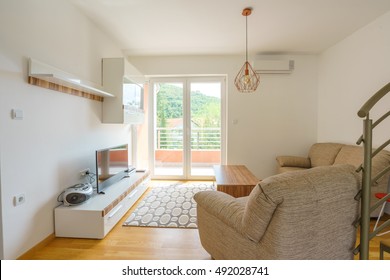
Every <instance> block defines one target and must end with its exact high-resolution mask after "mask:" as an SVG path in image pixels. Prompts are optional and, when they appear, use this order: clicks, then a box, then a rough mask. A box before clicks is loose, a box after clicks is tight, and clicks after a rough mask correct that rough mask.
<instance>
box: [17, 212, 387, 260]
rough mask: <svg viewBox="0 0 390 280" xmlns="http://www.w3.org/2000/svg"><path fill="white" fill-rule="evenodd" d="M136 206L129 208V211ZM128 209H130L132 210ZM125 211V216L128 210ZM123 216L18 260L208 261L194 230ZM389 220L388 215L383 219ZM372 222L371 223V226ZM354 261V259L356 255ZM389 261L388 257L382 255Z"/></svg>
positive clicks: (374, 246)
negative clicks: (87, 235)
mask: <svg viewBox="0 0 390 280" xmlns="http://www.w3.org/2000/svg"><path fill="white" fill-rule="evenodd" d="M134 207H136V205H134V206H133V208H134ZM133 208H132V209H133ZM132 209H130V210H129V212H128V213H130V212H131V211H132ZM127 216H128V215H125V216H124V217H123V218H122V220H120V221H119V222H118V224H117V225H116V226H115V227H114V229H113V230H112V231H111V232H110V233H109V234H108V235H107V236H106V237H105V238H104V239H103V240H94V239H76V238H54V239H52V240H50V241H49V242H47V244H45V245H44V246H43V247H42V248H35V249H33V250H30V251H29V252H28V253H26V254H24V255H23V256H22V257H20V259H27V260H146V259H148V260H188V259H196V260H209V259H210V256H209V254H208V253H207V252H206V251H205V250H204V249H203V248H202V245H201V244H200V241H199V235H198V230H197V229H176V228H146V227H123V226H122V224H123V222H124V221H125V219H126V218H127ZM384 218H385V219H388V218H389V215H387V216H386V217H384ZM373 224H374V221H373V220H372V221H371V226H373ZM389 239H390V234H387V235H384V236H381V237H375V238H374V239H373V240H372V241H371V242H370V259H372V260H378V259H379V242H380V241H381V240H389ZM356 259H358V256H356ZM385 259H386V260H390V254H387V253H385Z"/></svg>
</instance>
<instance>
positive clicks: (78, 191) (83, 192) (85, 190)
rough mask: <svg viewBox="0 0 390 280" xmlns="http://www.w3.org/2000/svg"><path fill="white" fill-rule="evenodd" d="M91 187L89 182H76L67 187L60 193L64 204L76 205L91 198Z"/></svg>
mask: <svg viewBox="0 0 390 280" xmlns="http://www.w3.org/2000/svg"><path fill="white" fill-rule="evenodd" d="M92 194H93V188H92V185H91V184H76V185H74V186H71V187H69V188H67V189H66V190H65V191H64V193H63V194H62V201H63V202H64V205H65V206H71V205H78V204H81V203H84V202H85V201H87V200H88V199H90V198H91V196H92Z"/></svg>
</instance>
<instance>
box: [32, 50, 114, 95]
mask: <svg viewBox="0 0 390 280" xmlns="http://www.w3.org/2000/svg"><path fill="white" fill-rule="evenodd" d="M28 76H29V79H28V82H29V83H30V84H33V85H36V86H40V87H43V88H47V89H52V90H56V91H60V92H63V93H68V94H72V95H77V96H80V97H84V98H88V99H92V100H97V101H100V102H103V100H104V97H113V96H114V95H112V94H111V93H109V92H107V91H105V90H104V89H103V87H102V86H100V85H98V84H94V83H92V82H89V81H85V80H81V79H79V78H78V77H76V76H74V75H72V74H69V73H67V72H64V71H62V70H60V69H57V68H55V67H52V66H50V65H47V64H45V63H42V62H39V61H37V60H35V59H32V58H30V59H29V68H28Z"/></svg>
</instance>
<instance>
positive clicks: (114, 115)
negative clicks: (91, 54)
mask: <svg viewBox="0 0 390 280" xmlns="http://www.w3.org/2000/svg"><path fill="white" fill-rule="evenodd" d="M102 64H103V79H102V80H103V88H104V89H105V90H106V91H108V92H110V93H112V94H113V95H114V96H115V97H114V98H105V99H104V101H103V123H130V124H138V123H142V122H143V121H144V90H143V83H144V81H145V78H144V76H143V75H142V74H141V73H140V72H139V71H138V70H137V69H136V68H135V67H134V66H133V65H131V64H130V63H129V62H128V61H127V60H126V59H125V58H103V61H102Z"/></svg>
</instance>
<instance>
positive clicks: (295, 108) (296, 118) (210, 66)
mask: <svg viewBox="0 0 390 280" xmlns="http://www.w3.org/2000/svg"><path fill="white" fill-rule="evenodd" d="M262 58H263V59H267V58H268V59H269V58H270V57H264V56H263V57H262ZM272 58H274V59H278V58H280V59H283V58H288V59H293V60H295V70H294V71H293V73H292V74H289V75H286V74H278V75H276V74H274V75H262V76H261V81H260V86H259V88H258V90H257V91H256V93H254V94H240V93H238V91H237V90H236V88H235V86H234V78H235V76H236V74H237V72H238V71H239V69H240V68H241V66H242V64H243V63H244V57H237V56H173V57H172V56H171V57H130V58H129V60H130V61H131V63H132V64H133V65H134V66H135V67H137V68H138V69H139V70H140V71H141V72H142V73H143V74H145V75H186V74H187V75H206V74H214V75H217V74H224V75H227V76H228V83H227V91H228V92H227V96H228V98H227V99H228V110H227V111H228V116H227V121H228V125H227V127H228V137H227V139H228V147H227V150H228V151H227V155H228V159H227V161H228V164H245V165H247V167H248V168H249V169H250V170H251V171H252V172H253V173H254V174H255V175H256V176H257V177H258V178H265V177H268V176H270V175H273V174H274V173H275V167H276V161H275V157H276V156H277V155H281V154H297V155H307V151H308V148H309V147H310V145H311V144H313V142H315V140H316V138H317V75H318V73H317V67H318V65H317V57H316V56H311V55H290V56H284V57H283V56H279V57H275V56H273V57H272ZM233 120H237V122H238V123H237V124H233Z"/></svg>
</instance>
